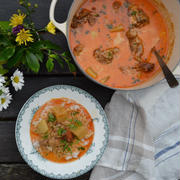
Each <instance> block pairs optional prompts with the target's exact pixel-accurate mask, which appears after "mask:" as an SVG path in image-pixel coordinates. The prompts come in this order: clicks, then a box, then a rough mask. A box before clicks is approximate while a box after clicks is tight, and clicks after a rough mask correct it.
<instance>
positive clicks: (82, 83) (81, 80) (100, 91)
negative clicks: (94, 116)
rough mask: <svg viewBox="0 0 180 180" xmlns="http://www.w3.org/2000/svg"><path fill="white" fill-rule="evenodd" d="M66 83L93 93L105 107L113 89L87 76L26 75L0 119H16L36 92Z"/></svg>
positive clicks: (0, 113) (0, 114) (1, 113)
mask: <svg viewBox="0 0 180 180" xmlns="http://www.w3.org/2000/svg"><path fill="white" fill-rule="evenodd" d="M58 84H66V85H73V86H76V87H79V88H82V89H84V90H85V91H87V92H89V93H90V94H92V95H93V96H94V97H95V98H96V99H97V100H98V101H99V102H100V104H101V105H102V106H103V107H104V106H105V104H106V103H107V102H108V101H109V100H110V98H111V96H112V93H113V92H114V91H113V90H110V89H107V88H104V87H102V86H100V85H98V84H96V83H94V82H92V81H90V80H89V79H87V78H85V77H73V76H70V77H69V76H57V75H55V76H52V75H51V76H38V75H37V76H26V77H25V86H24V87H23V89H22V90H21V91H18V92H16V93H15V92H14V90H13V89H12V90H11V92H14V96H13V101H12V103H11V104H10V106H9V108H8V109H7V110H4V111H2V112H0V120H13V119H14V120H15V119H16V117H17V115H18V112H19V111H20V109H21V107H22V106H23V104H24V103H25V102H26V101H27V100H28V98H29V97H30V96H32V95H33V94H34V93H35V92H37V91H38V90H40V89H43V88H45V87H48V86H52V85H58Z"/></svg>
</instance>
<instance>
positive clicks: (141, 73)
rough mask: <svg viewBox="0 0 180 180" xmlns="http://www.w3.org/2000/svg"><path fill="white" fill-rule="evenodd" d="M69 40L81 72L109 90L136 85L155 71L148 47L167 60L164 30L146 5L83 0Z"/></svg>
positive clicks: (157, 14) (131, 0) (137, 0)
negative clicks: (154, 49)
mask: <svg viewBox="0 0 180 180" xmlns="http://www.w3.org/2000/svg"><path fill="white" fill-rule="evenodd" d="M69 39H70V46H71V49H72V51H73V54H74V55H75V57H76V59H77V61H78V63H79V64H80V66H81V68H82V69H83V70H84V71H85V72H86V73H87V74H88V75H89V76H91V77H92V78H93V79H95V80H96V81H98V82H100V83H102V84H105V85H107V86H109V87H113V88H128V87H132V86H136V85H139V84H141V83H143V82H146V81H148V80H149V79H150V78H151V77H153V76H154V75H156V74H157V72H159V71H160V67H159V65H158V62H157V59H156V57H155V56H154V55H153V53H152V48H153V47H156V49H157V50H159V53H160V54H161V55H162V56H163V57H165V60H166V61H167V60H168V58H166V57H167V54H168V48H169V47H168V46H169V39H168V27H167V25H166V23H165V20H164V18H163V16H162V15H161V13H160V12H159V11H158V8H156V7H155V6H154V5H153V3H152V2H151V0H146V1H145V0H128V1H127V0H85V1H84V2H83V3H82V5H81V6H80V8H79V9H78V11H77V12H76V13H75V15H74V17H73V18H72V22H71V24H70V31H69Z"/></svg>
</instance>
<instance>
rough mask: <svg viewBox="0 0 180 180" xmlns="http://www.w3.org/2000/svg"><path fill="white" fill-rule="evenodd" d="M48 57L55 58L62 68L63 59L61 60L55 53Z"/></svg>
mask: <svg viewBox="0 0 180 180" xmlns="http://www.w3.org/2000/svg"><path fill="white" fill-rule="evenodd" d="M50 57H51V58H53V59H55V60H56V61H57V62H58V63H59V65H60V66H61V68H64V64H63V61H62V59H61V58H60V57H59V56H58V55H57V54H51V55H50Z"/></svg>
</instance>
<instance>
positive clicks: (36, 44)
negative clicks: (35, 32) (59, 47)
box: [31, 40, 44, 51]
mask: <svg viewBox="0 0 180 180" xmlns="http://www.w3.org/2000/svg"><path fill="white" fill-rule="evenodd" d="M31 48H32V50H35V51H38V50H39V49H43V48H44V41H42V40H41V41H36V42H34V43H33V44H32V45H31Z"/></svg>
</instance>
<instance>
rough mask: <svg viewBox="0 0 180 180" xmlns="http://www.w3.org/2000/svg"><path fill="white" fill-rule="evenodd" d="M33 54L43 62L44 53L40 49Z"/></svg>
mask: <svg viewBox="0 0 180 180" xmlns="http://www.w3.org/2000/svg"><path fill="white" fill-rule="evenodd" d="M35 55H36V57H37V58H38V60H39V61H40V62H43V59H44V54H43V53H42V52H41V51H39V52H38V53H35Z"/></svg>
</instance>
